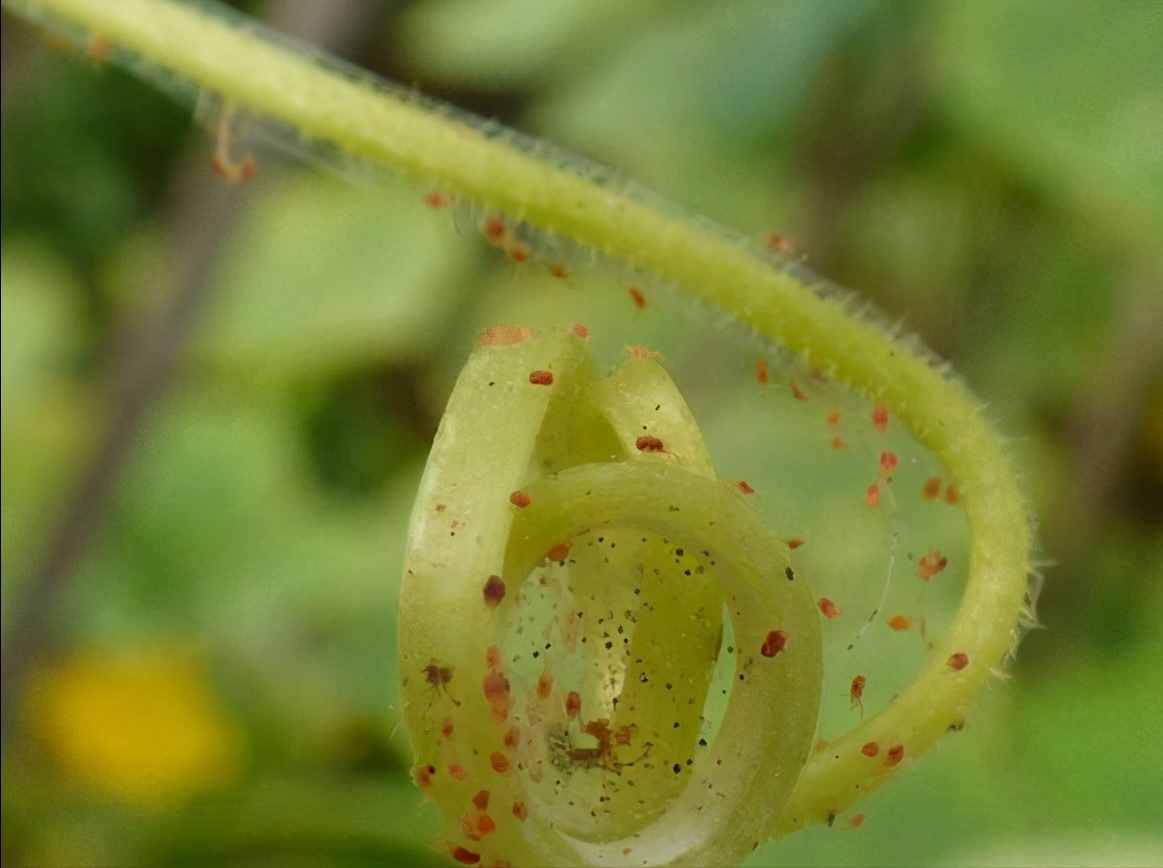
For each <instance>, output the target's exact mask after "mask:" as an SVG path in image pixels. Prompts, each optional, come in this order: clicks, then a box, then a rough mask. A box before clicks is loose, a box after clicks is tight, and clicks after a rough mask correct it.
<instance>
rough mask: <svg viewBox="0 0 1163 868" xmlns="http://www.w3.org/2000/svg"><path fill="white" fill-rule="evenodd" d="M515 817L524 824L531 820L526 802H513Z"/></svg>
mask: <svg viewBox="0 0 1163 868" xmlns="http://www.w3.org/2000/svg"><path fill="white" fill-rule="evenodd" d="M513 816H514V817H516V818H517V819H518V820H520V821H521V822H522V823H524V822H525V820H527V819H528V818H529V809H528V808H526V807H525V803H524V802H513Z"/></svg>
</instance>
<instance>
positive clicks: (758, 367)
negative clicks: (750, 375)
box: [755, 359, 767, 384]
mask: <svg viewBox="0 0 1163 868" xmlns="http://www.w3.org/2000/svg"><path fill="white" fill-rule="evenodd" d="M755 379H756V381H757V382H759V383H760V384H764V383H766V382H767V361H766V360H765V359H760V360H759V361H757V362H756V363H755Z"/></svg>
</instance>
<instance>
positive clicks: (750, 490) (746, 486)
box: [737, 479, 755, 494]
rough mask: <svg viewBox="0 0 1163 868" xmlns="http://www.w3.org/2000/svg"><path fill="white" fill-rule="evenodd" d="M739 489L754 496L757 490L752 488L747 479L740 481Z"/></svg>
mask: <svg viewBox="0 0 1163 868" xmlns="http://www.w3.org/2000/svg"><path fill="white" fill-rule="evenodd" d="M737 487H738V489H739V490H740V491H742V492H743V493H744V494H754V493H755V489H754V488H752V487H751V486H750V485H749V484H748V482H747V480H746V479H740V480H739V482H738V483H737Z"/></svg>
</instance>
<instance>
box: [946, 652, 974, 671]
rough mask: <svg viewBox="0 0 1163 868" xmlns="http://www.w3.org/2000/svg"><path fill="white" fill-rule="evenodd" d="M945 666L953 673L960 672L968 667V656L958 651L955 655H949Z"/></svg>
mask: <svg viewBox="0 0 1163 868" xmlns="http://www.w3.org/2000/svg"><path fill="white" fill-rule="evenodd" d="M945 665H946V666H948V667H949V668H950V669H952V670H953V671H954V672H960V671H961V670H962V669H964V668H965V667H966V666H968V665H969V655H968V654H966V653H965V652H964V651H958V652H956V653H955V654H950V655H949V659H948V660H946V661H945Z"/></svg>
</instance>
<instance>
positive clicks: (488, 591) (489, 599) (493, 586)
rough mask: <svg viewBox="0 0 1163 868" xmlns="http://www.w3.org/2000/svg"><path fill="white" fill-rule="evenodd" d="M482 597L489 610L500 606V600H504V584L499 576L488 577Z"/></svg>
mask: <svg viewBox="0 0 1163 868" xmlns="http://www.w3.org/2000/svg"><path fill="white" fill-rule="evenodd" d="M483 595H484V598H485V605H486V606H488V607H489V608H490V609H495V608H497V606H499V605H501V600H503V599H505V583H504V581H502V579H501V577H500V576H489V578H488V579H487V580H486V581H485V587H484V591H483Z"/></svg>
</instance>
